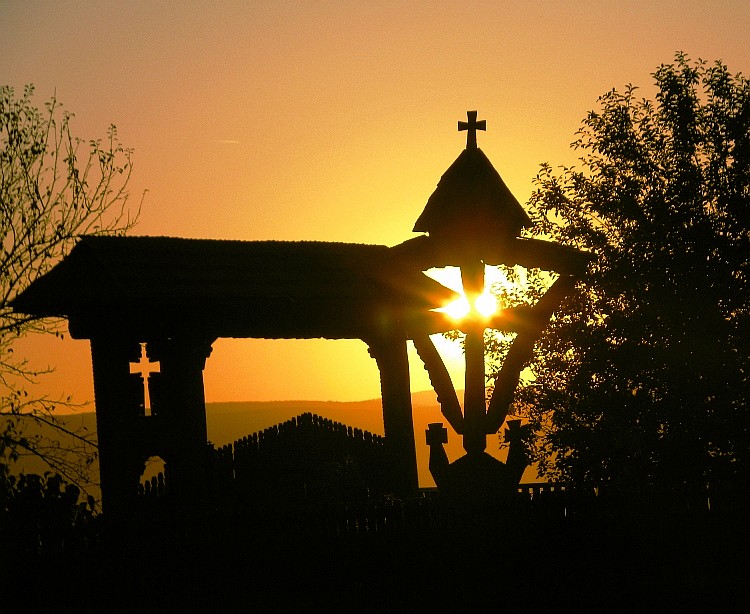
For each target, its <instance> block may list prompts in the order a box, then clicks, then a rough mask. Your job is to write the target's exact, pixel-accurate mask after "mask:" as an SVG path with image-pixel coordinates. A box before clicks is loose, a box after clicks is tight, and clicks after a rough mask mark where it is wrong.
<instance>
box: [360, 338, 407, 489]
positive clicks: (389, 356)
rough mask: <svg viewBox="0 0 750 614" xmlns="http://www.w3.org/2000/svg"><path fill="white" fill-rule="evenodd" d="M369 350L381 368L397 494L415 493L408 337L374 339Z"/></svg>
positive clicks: (388, 448)
mask: <svg viewBox="0 0 750 614" xmlns="http://www.w3.org/2000/svg"><path fill="white" fill-rule="evenodd" d="M369 351H370V356H372V357H373V358H374V359H375V361H376V362H377V364H378V369H379V370H380V391H381V396H382V399H383V430H384V432H385V443H386V447H387V450H388V452H389V453H390V454H391V455H392V456H393V459H394V464H395V467H394V471H396V473H397V475H396V480H395V482H396V490H397V492H396V493H395V494H396V495H398V496H401V497H404V498H411V497H415V496H417V494H418V492H419V476H418V474H417V448H416V445H415V443H414V419H413V416H412V408H411V381H410V379H409V357H408V355H407V352H406V339H396V338H393V339H381V340H378V341H376V342H373V343H371V344H370V350H369Z"/></svg>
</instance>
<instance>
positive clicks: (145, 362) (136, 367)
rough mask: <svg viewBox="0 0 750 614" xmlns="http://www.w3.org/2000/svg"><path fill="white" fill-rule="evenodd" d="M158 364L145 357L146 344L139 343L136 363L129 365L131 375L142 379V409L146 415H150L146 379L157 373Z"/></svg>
mask: <svg viewBox="0 0 750 614" xmlns="http://www.w3.org/2000/svg"><path fill="white" fill-rule="evenodd" d="M160 366H161V365H160V363H158V362H155V361H151V360H149V358H148V356H147V355H146V344H145V343H141V356H140V358H139V359H138V362H134V363H130V372H131V373H140V374H141V377H142V378H143V408H144V409H145V411H146V415H147V416H148V415H151V396H150V395H149V393H148V377H149V375H151V374H152V373H159V368H160Z"/></svg>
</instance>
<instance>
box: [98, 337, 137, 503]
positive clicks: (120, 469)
mask: <svg viewBox="0 0 750 614" xmlns="http://www.w3.org/2000/svg"><path fill="white" fill-rule="evenodd" d="M140 353H141V346H140V344H139V343H138V342H137V341H132V340H124V339H117V338H113V337H110V336H109V335H100V336H97V337H94V338H92V339H91V361H92V366H93V371H94V401H95V405H96V430H97V439H98V442H99V476H100V477H99V481H100V483H101V491H102V509H103V511H104V512H106V513H107V514H110V515H117V514H119V513H122V512H124V511H126V510H127V509H128V508H129V507H130V506H131V505H132V503H133V501H134V498H135V496H136V494H137V492H138V485H139V480H140V477H141V472H142V470H143V459H142V457H141V456H142V455H141V450H140V448H139V445H138V442H136V441H134V439H135V437H136V433H137V429H138V421H139V418H140V417H141V413H142V407H143V379H142V377H141V375H140V374H139V373H131V372H130V363H131V362H135V361H137V360H138V358H139V357H140Z"/></svg>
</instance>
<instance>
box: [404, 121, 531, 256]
mask: <svg viewBox="0 0 750 614" xmlns="http://www.w3.org/2000/svg"><path fill="white" fill-rule="evenodd" d="M468 118H469V121H468V122H459V123H458V129H459V130H467V131H468V137H467V144H466V149H464V150H463V151H462V152H461V154H460V155H459V156H458V158H456V160H455V161H454V162H453V164H451V166H450V167H449V168H448V170H447V171H445V173H444V174H443V176H442V177H441V178H440V181H439V182H438V185H437V188H436V189H435V191H434V192H433V193H432V195H431V196H430V198H429V199H428V200H427V205H426V206H425V208H424V210H423V211H422V214H421V215H420V216H419V218H418V219H417V222H416V224H415V225H414V232H427V233H429V234H430V236H431V237H437V238H439V237H443V238H444V239H445V240H449V241H454V242H455V241H461V240H462V239H465V240H469V239H471V240H475V241H479V242H480V243H481V242H493V241H494V242H496V241H497V240H498V239H500V240H507V239H509V238H512V237H517V236H518V235H519V234H520V232H521V229H522V228H526V227H528V226H531V218H529V216H528V215H527V214H526V211H524V209H523V207H521V205H520V203H519V202H518V201H517V200H516V198H515V196H513V194H512V193H511V191H510V190H509V189H508V186H506V185H505V182H504V181H503V180H502V178H501V177H500V175H499V173H498V172H497V171H496V170H495V168H494V167H493V166H492V163H491V162H490V161H489V159H488V158H487V156H486V155H485V154H484V152H482V150H481V149H480V148H479V147H477V146H476V130H477V129H480V130H484V129H485V128H486V123H485V122H484V121H481V122H477V121H476V112H475V111H469V112H468Z"/></svg>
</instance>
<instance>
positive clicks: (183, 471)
mask: <svg viewBox="0 0 750 614" xmlns="http://www.w3.org/2000/svg"><path fill="white" fill-rule="evenodd" d="M212 342H213V340H210V341H209V340H205V339H191V338H174V339H163V340H158V341H150V342H149V343H147V344H146V353H147V355H148V358H149V359H150V360H154V361H158V362H159V363H160V371H159V373H153V374H152V375H151V376H150V378H149V383H150V388H149V394H150V396H151V402H152V409H151V411H152V416H151V419H152V420H153V421H155V422H156V423H157V429H158V432H159V438H160V439H161V442H160V443H159V448H160V449H162V450H163V452H162V456H163V458H164V460H165V463H166V469H167V471H168V476H169V484H168V485H167V487H168V488H169V490H170V492H171V494H172V495H174V496H175V498H176V500H177V501H178V502H179V503H180V504H183V505H191V504H196V505H199V504H201V503H202V502H203V501H204V500H205V496H206V494H207V489H208V456H207V443H208V434H207V431H206V399H205V394H204V390H203V368H204V367H205V365H206V358H208V356H209V355H210V353H211V343H212Z"/></svg>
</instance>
